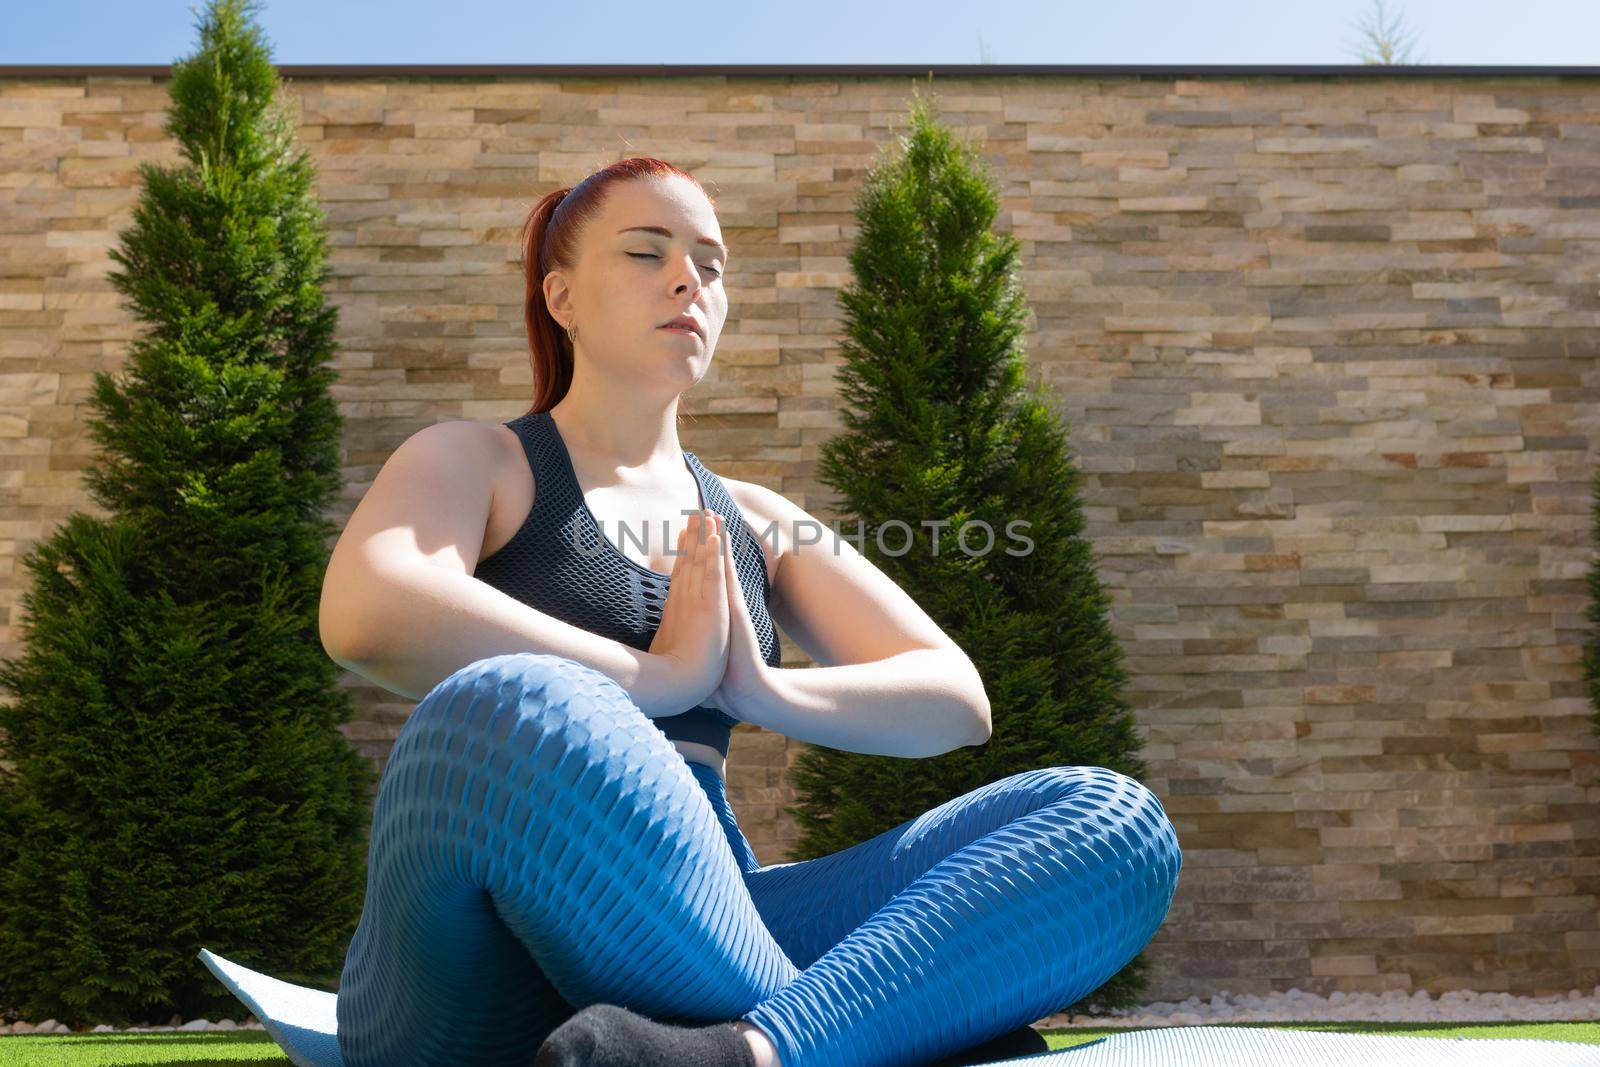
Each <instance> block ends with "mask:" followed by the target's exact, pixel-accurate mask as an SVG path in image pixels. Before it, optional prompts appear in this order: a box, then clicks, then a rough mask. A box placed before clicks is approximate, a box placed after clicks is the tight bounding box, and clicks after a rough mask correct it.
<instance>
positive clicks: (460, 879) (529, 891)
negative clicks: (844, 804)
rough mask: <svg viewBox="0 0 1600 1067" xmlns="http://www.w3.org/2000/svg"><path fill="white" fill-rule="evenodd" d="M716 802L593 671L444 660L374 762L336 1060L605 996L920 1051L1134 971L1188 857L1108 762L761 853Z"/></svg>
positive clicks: (491, 1054) (915, 1056) (1010, 1021)
mask: <svg viewBox="0 0 1600 1067" xmlns="http://www.w3.org/2000/svg"><path fill="white" fill-rule="evenodd" d="M721 806H725V800H723V801H719V803H718V804H715V805H714V804H713V800H712V799H711V797H710V795H709V794H708V791H707V790H706V789H705V788H703V787H702V783H701V781H700V780H698V779H697V777H696V775H695V773H694V772H692V771H691V770H690V768H689V766H688V765H687V764H685V762H684V761H683V758H682V756H681V755H680V754H679V753H678V752H677V750H676V749H675V748H673V747H672V745H671V743H670V742H669V741H667V739H666V738H665V736H664V735H663V734H662V733H661V732H660V730H659V729H657V728H656V726H655V724H653V723H652V722H650V721H649V720H648V719H646V718H645V717H644V716H643V715H641V714H640V713H639V710H638V708H637V707H636V706H635V705H634V704H633V703H632V701H631V700H630V699H629V698H628V696H627V694H626V692H625V691H624V690H623V689H622V688H621V686H619V685H617V684H616V683H615V682H614V681H612V680H611V679H610V678H608V677H606V676H605V675H603V674H601V673H599V672H598V671H594V670H592V669H590V668H588V667H586V666H583V665H581V664H578V663H575V662H574V661H572V660H568V659H565V658H563V657H557V656H549V655H542V654H535V653H520V654H513V655H507V656H496V657H491V658H488V659H484V660H479V661H477V662H475V663H473V664H470V665H468V666H467V667H464V668H462V670H460V671H458V672H456V673H455V674H453V675H451V677H450V678H448V679H446V680H445V681H443V682H441V683H440V684H439V686H437V687H435V689H434V690H433V691H432V692H430V693H429V694H428V696H427V697H426V698H424V700H423V701H422V702H421V703H420V704H419V705H418V706H417V708H416V709H415V710H414V711H413V713H412V716H411V718H410V719H409V720H408V721H407V723H406V725H405V727H404V728H403V729H402V730H401V733H400V736H399V738H398V739H397V740H396V742H395V745H394V748H393V750H392V751H391V754H390V758H389V765H388V767H387V768H386V770H385V772H384V776H383V780H382V781H381V782H380V785H379V795H378V801H377V804H376V807H375V809H374V818H373V829H372V839H371V845H370V852H369V869H368V881H367V892H366V899H365V903H364V906H363V912H362V916H361V920H360V923H359V924H358V926H357V930H356V934H355V937H354V939H353V940H352V942H351V946H350V949H349V952H348V954H347V956H346V960H345V968H344V974H343V977H342V980H341V984H340V990H339V997H338V1001H337V1014H338V1041H339V1046H340V1051H341V1054H342V1055H343V1058H344V1061H345V1063H346V1064H348V1065H349V1067H396V1065H399V1064H402V1063H404V1064H414V1065H418V1067H428V1065H431V1064H442V1063H462V1062H471V1063H475V1064H485V1065H495V1064H501V1063H505V1064H518V1065H526V1064H528V1063H530V1062H532V1059H533V1055H534V1052H535V1051H536V1050H537V1049H538V1047H539V1045H540V1043H541V1042H542V1041H543V1040H544V1038H545V1037H546V1036H547V1035H548V1034H549V1033H550V1031H551V1030H553V1029H554V1028H555V1027H556V1026H557V1025H559V1024H560V1023H561V1022H562V1021H563V1020H565V1019H566V1018H567V1017H569V1016H570V1015H571V1014H572V1013H573V1012H574V1011H576V1010H577V1009H579V1008H581V1007H584V1006H587V1005H589V1004H599V1003H609V1004H617V1005H621V1006H623V1007H627V1008H630V1009H631V1010H634V1011H637V1012H640V1013H642V1014H647V1015H650V1016H652V1017H654V1018H656V1019H658V1020H662V1021H673V1022H701V1023H704V1022H715V1021H720V1020H729V1019H736V1018H742V1019H743V1020H744V1021H746V1022H748V1023H752V1024H754V1025H756V1026H758V1027H759V1028H761V1029H762V1030H763V1031H765V1032H766V1033H768V1034H769V1035H771V1037H772V1040H773V1042H774V1044H775V1046H776V1047H777V1049H778V1051H779V1054H780V1056H781V1057H782V1062H783V1065H784V1067H812V1065H822V1064H826V1065H850V1064H861V1065H878V1064H883V1065H888V1064H909V1063H921V1062H926V1061H928V1060H930V1059H932V1058H934V1057H937V1056H939V1055H941V1054H944V1053H947V1052H950V1051H954V1050H957V1049H961V1048H966V1047H969V1046H971V1045H972V1044H975V1043H976V1042H978V1041H981V1040H983V1039H984V1038H985V1037H988V1036H992V1035H993V1034H998V1033H1001V1032H1004V1031H1006V1030H1010V1029H1014V1028H1016V1027H1017V1026H1020V1025H1024V1024H1026V1023H1028V1022H1031V1021H1032V1020H1034V1019H1037V1018H1039V1017H1040V1016H1042V1015H1044V1014H1047V1013H1048V1012H1049V1011H1052V1010H1055V1009H1057V1008H1059V1007H1060V1006H1061V1005H1062V1004H1065V1003H1068V1002H1070V1001H1071V1000H1073V999H1076V997H1077V996H1080V995H1082V994H1083V993H1085V992H1088V991H1089V990H1091V989H1092V988H1094V987H1095V986H1096V985H1098V984H1100V983H1101V982H1103V981H1104V980H1105V979H1106V978H1107V977H1109V976H1110V975H1111V974H1113V973H1115V971H1116V970H1117V969H1119V968H1120V967H1121V966H1122V965H1123V964H1124V963H1125V962H1126V961H1127V960H1128V959H1131V958H1132V957H1133V955H1135V954H1136V953H1137V952H1138V951H1139V949H1140V948H1142V947H1143V946H1144V944H1145V943H1146V942H1147V941H1148V940H1149V938H1150V937H1151V936H1152V935H1153V934H1154V932H1155V929H1156V928H1157V926H1159V924H1160V922H1161V920H1162V918H1163V917H1164V916H1165V914H1166V911H1167V907H1168V905H1169V903H1170V900H1171V896H1172V892H1173V889H1174V887H1175V885H1176V880H1177V871H1178V865H1179V862H1180V860H1179V855H1178V850H1177V840H1176V836H1175V835H1174V834H1173V831H1172V828H1171V824H1170V823H1169V822H1168V821H1167V819H1166V816H1165V813H1164V812H1163V811H1162V809H1161V806H1160V803H1159V801H1157V800H1156V798H1155V797H1154V795H1153V794H1151V793H1150V792H1149V791H1148V790H1147V789H1145V788H1144V787H1143V786H1142V785H1140V784H1139V783H1137V782H1135V781H1134V780H1133V779H1131V778H1127V777H1125V776H1122V775H1119V774H1116V773H1115V772H1112V771H1109V770H1106V769H1104V768H1098V767H1051V768H1044V769H1042V770H1037V771H1026V772H1022V773H1020V774H1017V775H1013V776H1011V777H1009V778H1006V779H1002V780H1001V781H999V782H995V783H991V784H989V785H986V786H983V787H981V788H979V789H976V790H973V791H972V792H970V793H968V794H965V795H964V796H961V797H958V798H956V799H954V800H952V801H949V802H947V803H945V804H942V805H940V806H938V807H936V808H934V809H932V810H930V811H929V812H927V813H925V814H924V815H921V816H919V817H917V818H916V819H912V820H909V821H907V822H906V823H905V824H902V825H901V826H900V827H897V828H896V829H894V830H891V831H888V832H886V833H884V834H881V835H879V836H878V837H876V838H873V839H872V840H870V841H867V842H863V843H862V844H860V845H857V846H855V847H854V848H850V849H845V850H842V851H841V852H839V853H835V854H833V855H831V856H825V857H821V858H819V859H815V860H809V861H805V862H803V863H797V864H783V865H777V866H774V867H771V868H757V869H754V870H752V869H751V868H752V866H753V864H752V863H750V862H749V856H748V855H744V856H736V855H735V852H734V849H733V848H732V847H731V841H732V838H733V836H734V835H732V834H731V833H727V835H726V836H725V833H726V822H725V816H727V813H726V812H722V811H720V810H719V809H720V807H721ZM730 817H731V816H730ZM741 1013H742V1015H741Z"/></svg>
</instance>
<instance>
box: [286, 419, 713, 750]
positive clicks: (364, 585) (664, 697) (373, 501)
mask: <svg viewBox="0 0 1600 1067" xmlns="http://www.w3.org/2000/svg"><path fill="white" fill-rule="evenodd" d="M492 432H493V431H492V430H490V429H489V428H488V427H485V426H480V425H478V424H476V423H472V422H442V423H436V424H434V425H432V426H427V427H424V428H423V429H421V430H419V431H417V432H416V433H414V434H412V435H411V437H409V438H408V439H406V440H405V441H404V442H402V443H401V445H400V447H399V448H397V449H395V451H394V453H393V454H391V455H390V457H389V459H388V460H387V461H386V462H385V463H384V465H383V469H382V470H380V471H379V472H378V476H377V477H376V478H375V479H374V480H373V483H372V486H371V487H370V488H369V489H368V490H367V493H366V495H365V496H363V497H362V499H361V502H360V504H358V505H357V507H356V510H355V512H354V513H353V514H352V515H351V516H350V521H349V522H348V523H346V524H345V528H344V531H343V532H342V533H341V534H340V536H339V541H338V543H337V544H336V545H335V546H334V549H333V554H332V557H331V558H330V559H329V561H328V570H327V573H326V574H325V575H324V577H323V582H322V600H321V605H320V608H319V611H318V626H319V629H320V633H321V637H322V644H323V647H324V648H325V649H326V650H327V652H328V654H329V655H330V656H331V657H333V659H334V660H336V661H337V662H339V663H340V664H342V665H343V666H345V667H347V668H349V669H350V670H352V671H354V672H356V673H357V674H359V675H361V676H362V677H364V678H368V679H370V680H371V681H373V682H375V683H377V684H378V685H381V686H383V687H384V688H385V689H389V690H391V691H393V692H395V693H399V694H400V695H402V696H405V697H408V698H410V699H412V700H420V699H422V698H423V697H424V696H426V695H427V694H428V693H429V692H430V691H431V690H432V689H433V687H434V686H436V685H438V684H439V683H440V682H441V681H443V680H444V679H446V678H448V677H449V676H450V675H452V674H454V673H455V672H456V671H458V670H460V669H461V668H462V667H465V666H467V665H468V664H470V663H473V662H475V661H477V660H480V659H484V658H487V657H489V656H497V655H504V654H507V653H515V652H546V653H550V654H554V655H560V656H566V657H569V658H571V659H574V660H577V661H578V662H580V663H585V664H588V665H589V666H591V667H594V668H595V669H596V670H598V671H600V672H602V673H603V674H606V675H608V676H609V677H611V678H613V679H615V680H616V681H617V682H618V684H620V685H621V686H622V687H623V688H624V689H625V690H627V691H628V694H629V696H630V697H632V698H633V701H634V703H635V704H637V705H638V706H639V708H640V710H641V711H643V712H644V713H645V714H646V715H648V716H650V717H652V718H653V717H656V716H661V715H675V714H677V713H679V712H682V711H685V710H687V709H688V708H691V707H693V706H694V705H695V703H696V701H697V700H698V698H699V696H700V695H701V694H696V693H689V694H687V695H685V693H684V684H683V678H682V671H681V669H680V664H679V663H678V662H677V661H675V660H673V659H671V658H670V657H668V656H663V655H657V654H654V653H651V652H644V651H640V650H639V649H636V648H633V647H631V646H629V645H625V644H623V643H622V642H620V641H614V640H611V639H610V638H607V637H603V636H601V635H599V634H596V633H592V632H590V631H588V630H584V629H581V628H579V627H576V626H572V625H570V624H569V623H567V622H564V621H563V620H561V619H558V618H556V617H555V616H553V615H549V614H547V613H545V612H542V611H539V610H537V609H536V608H533V607H530V606H529V605H527V604H524V603H522V602H521V601H520V600H517V599H516V598H515V597H511V596H508V595H506V594H505V593H502V592H501V591H500V590H498V589H496V588H494V587H493V586H491V585H489V584H488V583H487V582H483V581H480V580H478V579H477V578H474V577H472V572H473V571H474V570H476V569H477V561H478V558H479V554H480V551H481V549H482V547H483V533H484V528H485V526H486V525H487V523H488V517H489V509H490V503H491V500H492V496H493V492H494V490H493V477H492V470H493V466H494V463H495V460H496V454H497V450H496V446H495V444H494V441H493V438H492V437H491V436H490V435H491V434H492Z"/></svg>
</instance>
